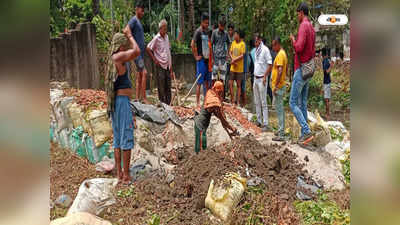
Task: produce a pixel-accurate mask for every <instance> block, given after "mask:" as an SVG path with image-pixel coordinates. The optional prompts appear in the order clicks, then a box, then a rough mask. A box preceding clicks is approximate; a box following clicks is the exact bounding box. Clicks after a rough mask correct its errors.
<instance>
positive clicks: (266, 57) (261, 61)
mask: <svg viewBox="0 0 400 225" xmlns="http://www.w3.org/2000/svg"><path fill="white" fill-rule="evenodd" d="M254 56H255V62H254V75H255V76H257V77H260V76H264V74H265V72H266V71H267V69H268V65H270V66H271V64H272V57H271V52H270V51H269V49H268V47H267V46H265V45H264V44H263V43H262V42H261V44H260V45H259V46H258V48H256V52H255V54H254Z"/></svg>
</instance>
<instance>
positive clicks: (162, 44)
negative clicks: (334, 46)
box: [147, 33, 172, 70]
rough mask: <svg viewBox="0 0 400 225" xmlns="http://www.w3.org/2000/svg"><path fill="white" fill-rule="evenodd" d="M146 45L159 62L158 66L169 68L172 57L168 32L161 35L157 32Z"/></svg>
mask: <svg viewBox="0 0 400 225" xmlns="http://www.w3.org/2000/svg"><path fill="white" fill-rule="evenodd" d="M147 47H149V48H150V49H151V50H152V51H153V54H154V57H155V58H156V59H157V60H158V61H159V62H160V66H161V67H162V68H163V69H165V70H167V69H171V66H172V57H171V50H170V43H169V39H168V34H165V36H164V37H162V36H161V34H160V33H158V34H157V35H156V36H155V37H154V38H153V40H151V41H150V43H149V44H148V45H147Z"/></svg>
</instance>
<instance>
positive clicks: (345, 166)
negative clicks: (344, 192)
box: [340, 148, 350, 185]
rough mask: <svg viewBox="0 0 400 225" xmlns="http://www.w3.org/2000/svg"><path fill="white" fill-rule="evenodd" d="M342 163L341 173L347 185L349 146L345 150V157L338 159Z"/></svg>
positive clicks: (348, 179) (348, 177) (348, 181)
mask: <svg viewBox="0 0 400 225" xmlns="http://www.w3.org/2000/svg"><path fill="white" fill-rule="evenodd" d="M340 162H341V163H342V173H343V176H344V179H345V181H346V184H347V185H350V148H349V149H347V150H346V158H345V159H343V160H340Z"/></svg>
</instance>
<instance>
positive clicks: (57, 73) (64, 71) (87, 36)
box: [50, 23, 100, 89]
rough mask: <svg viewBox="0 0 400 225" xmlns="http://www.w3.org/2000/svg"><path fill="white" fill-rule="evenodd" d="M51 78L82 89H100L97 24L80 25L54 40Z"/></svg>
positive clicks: (51, 57)
mask: <svg viewBox="0 0 400 225" xmlns="http://www.w3.org/2000/svg"><path fill="white" fill-rule="evenodd" d="M50 80H52V81H54V80H56V81H67V82H68V83H69V84H70V86H71V87H75V88H81V89H84V88H92V89H98V88H100V74H99V69H98V64H97V48H96V29H95V26H94V25H93V24H90V23H83V24H79V25H78V26H77V27H76V29H74V30H70V32H69V33H67V34H61V35H60V36H59V37H57V38H51V39H50Z"/></svg>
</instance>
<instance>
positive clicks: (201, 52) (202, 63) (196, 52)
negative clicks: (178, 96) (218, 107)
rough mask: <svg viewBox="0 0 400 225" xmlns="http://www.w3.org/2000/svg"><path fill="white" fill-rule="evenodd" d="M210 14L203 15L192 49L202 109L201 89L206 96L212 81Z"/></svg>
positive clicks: (198, 95) (198, 101) (198, 102)
mask: <svg viewBox="0 0 400 225" xmlns="http://www.w3.org/2000/svg"><path fill="white" fill-rule="evenodd" d="M208 23H209V20H208V14H207V13H203V14H202V15H201V25H200V27H199V28H197V30H196V31H195V32H194V35H193V39H192V43H191V47H192V53H193V56H194V58H195V59H196V76H200V78H199V80H198V81H197V88H196V102H197V107H198V108H200V87H201V85H203V90H204V95H205V94H206V92H207V90H208V82H209V81H211V76H210V73H209V72H208V63H209V62H208V60H209V56H210V49H209V47H208Z"/></svg>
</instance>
